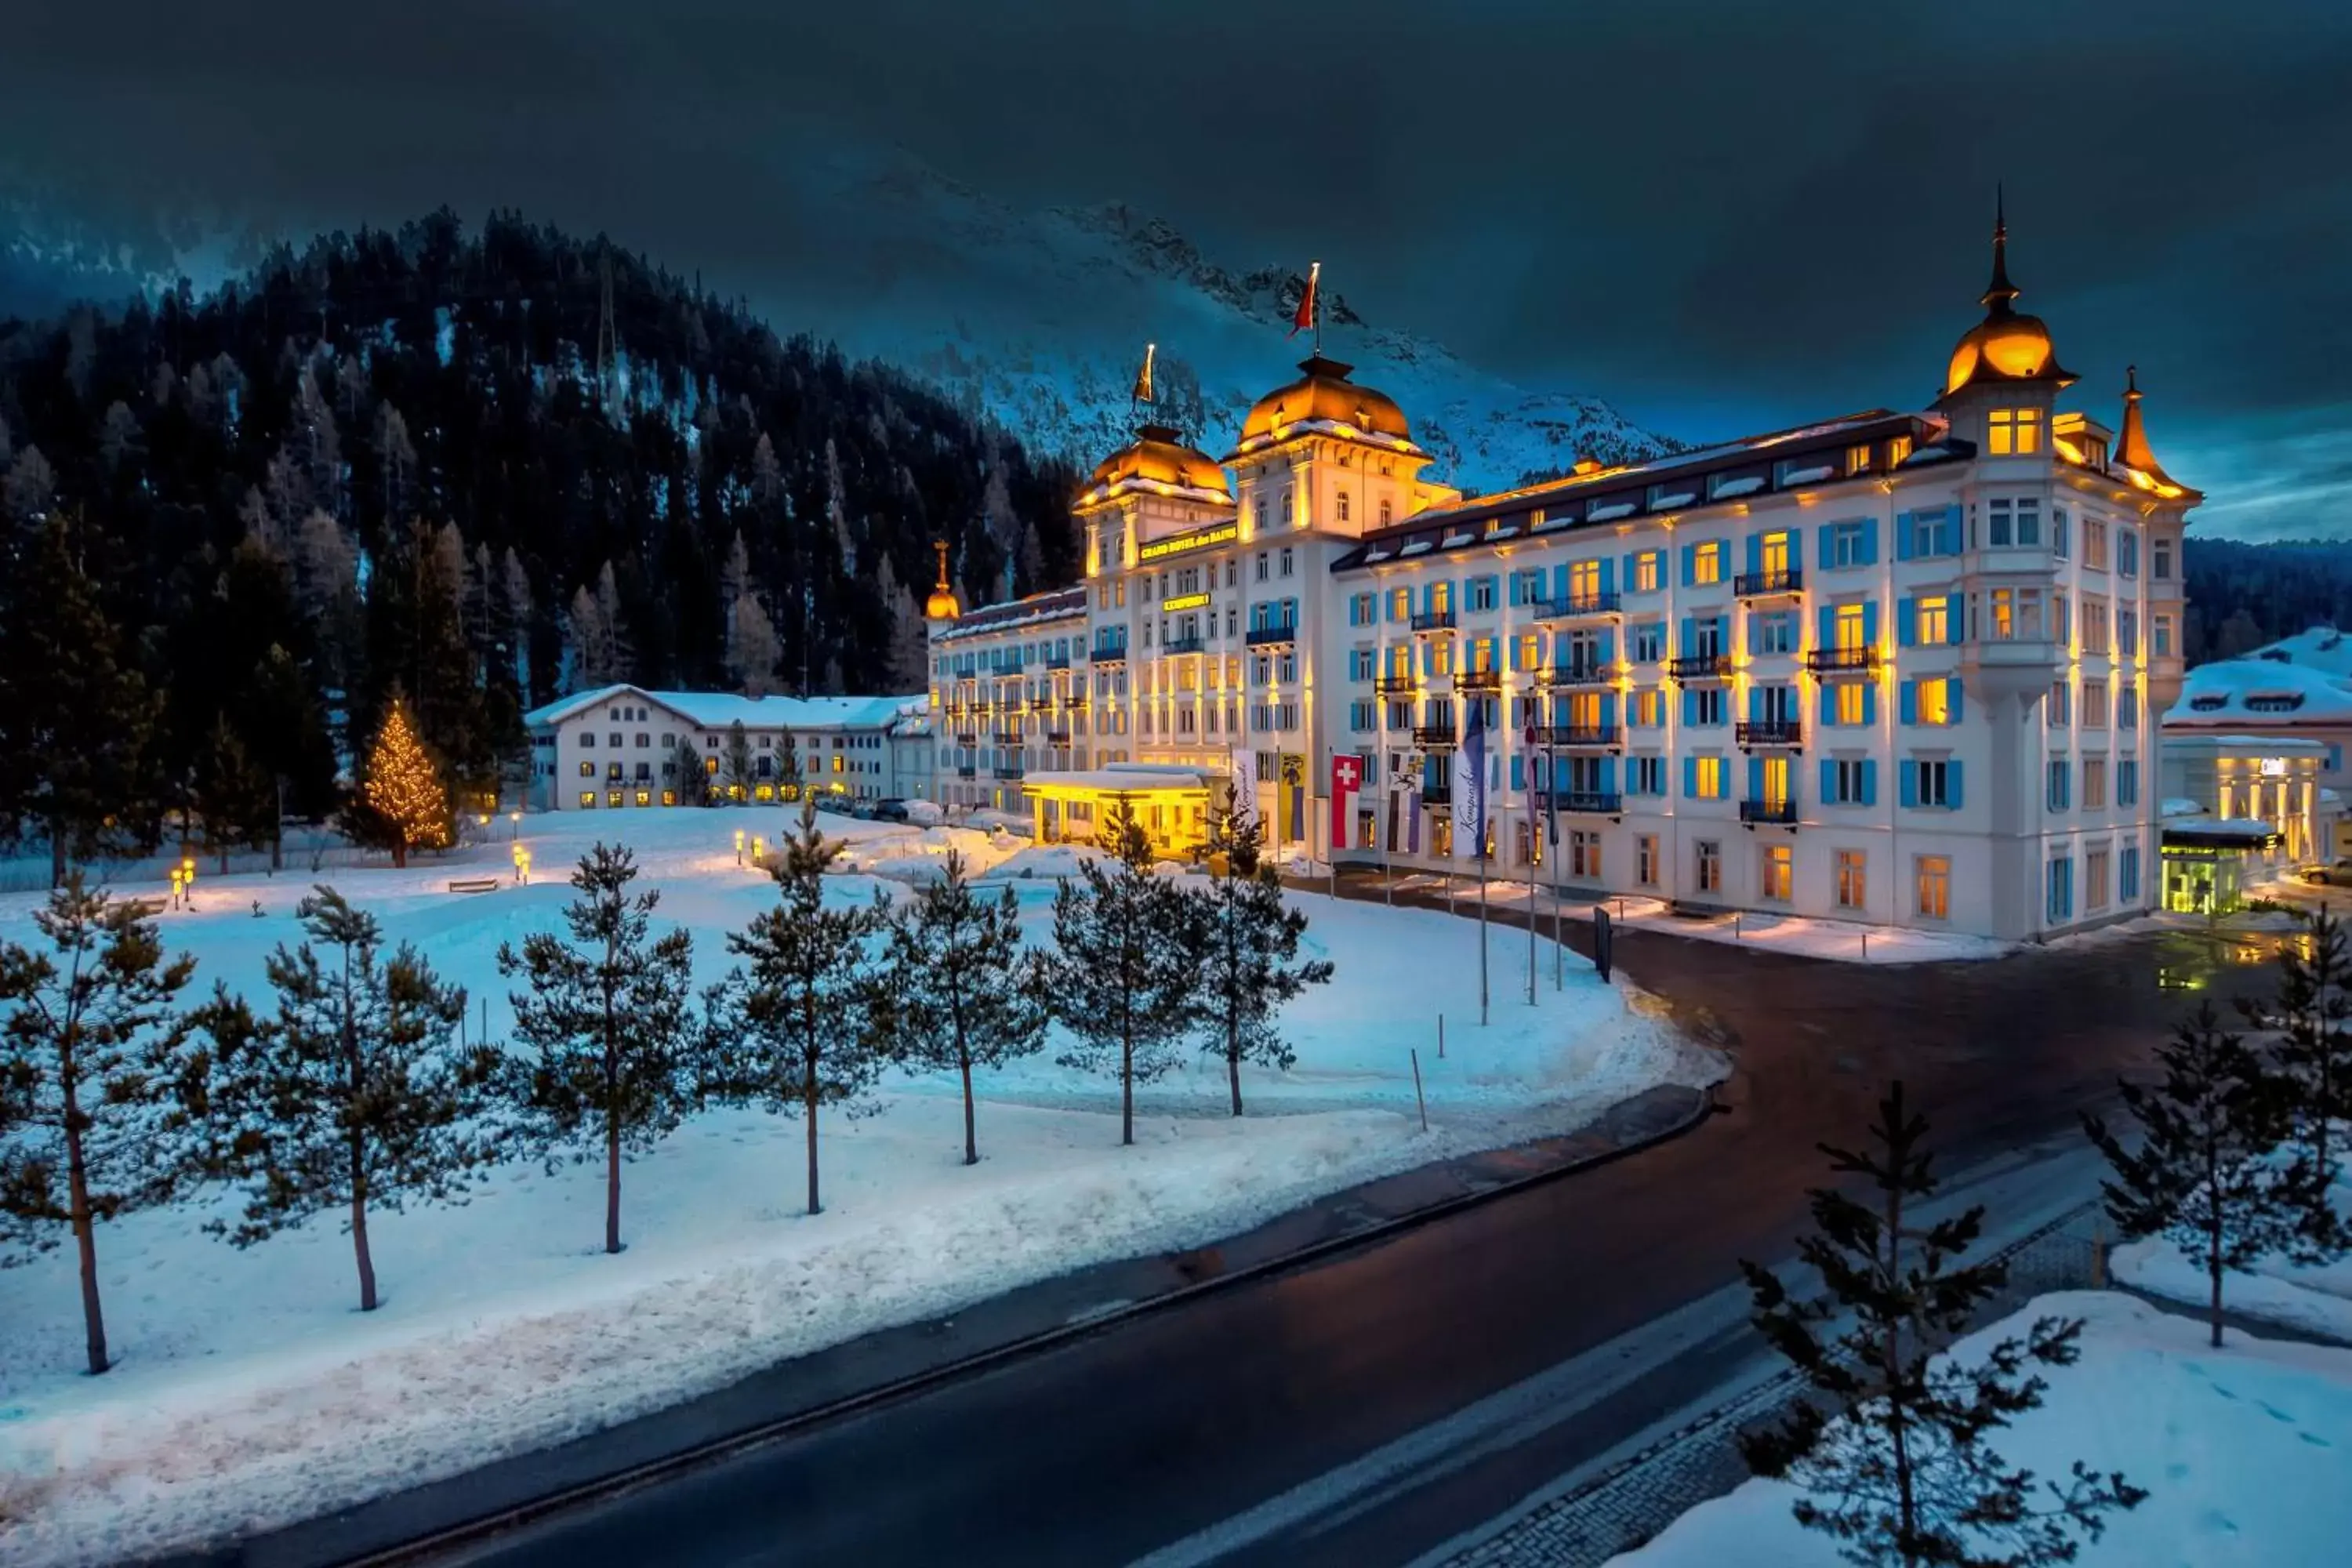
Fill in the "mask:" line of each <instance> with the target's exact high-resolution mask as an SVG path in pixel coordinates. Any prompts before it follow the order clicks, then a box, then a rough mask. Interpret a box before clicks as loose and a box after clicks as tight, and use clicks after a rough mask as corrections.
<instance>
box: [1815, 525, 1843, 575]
mask: <svg viewBox="0 0 2352 1568" xmlns="http://www.w3.org/2000/svg"><path fill="white" fill-rule="evenodd" d="M1836 536H1837V524H1835V523H1833V522H1825V523H1822V525H1821V526H1820V527H1818V528H1816V529H1814V530H1813V564H1814V565H1815V566H1817V567H1819V568H1821V569H1822V571H1824V572H1826V571H1828V570H1829V569H1830V560H1831V558H1832V555H1834V554H1835V552H1836V548H1837V547H1836V545H1835V544H1834V543H1832V541H1833V540H1834V539H1835V538H1836Z"/></svg>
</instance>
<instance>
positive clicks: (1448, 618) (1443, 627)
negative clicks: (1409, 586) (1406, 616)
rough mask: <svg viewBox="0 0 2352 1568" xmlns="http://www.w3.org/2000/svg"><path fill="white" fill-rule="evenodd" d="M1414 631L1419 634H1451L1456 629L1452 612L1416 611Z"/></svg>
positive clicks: (1414, 613)
mask: <svg viewBox="0 0 2352 1568" xmlns="http://www.w3.org/2000/svg"><path fill="white" fill-rule="evenodd" d="M1412 629H1413V630H1414V631H1417V632H1450V631H1452V630H1453V629H1454V612H1453V611H1452V610H1415V611H1414V612H1413V614H1412Z"/></svg>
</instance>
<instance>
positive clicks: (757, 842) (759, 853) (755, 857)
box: [751, 834, 768, 866]
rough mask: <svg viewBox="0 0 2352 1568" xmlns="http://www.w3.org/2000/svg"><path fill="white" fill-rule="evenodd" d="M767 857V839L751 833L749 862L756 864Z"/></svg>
mask: <svg viewBox="0 0 2352 1568" xmlns="http://www.w3.org/2000/svg"><path fill="white" fill-rule="evenodd" d="M767 858H768V841H767V840H766V839H765V838H762V837H759V836H758V835H756V834H755V835H753V836H752V838H751V864H752V865H754V866H757V865H759V864H761V862H762V861H764V860H766V859H767Z"/></svg>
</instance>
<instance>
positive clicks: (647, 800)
mask: <svg viewBox="0 0 2352 1568" xmlns="http://www.w3.org/2000/svg"><path fill="white" fill-rule="evenodd" d="M653 803H654V792H653V791H651V790H649V789H641V790H639V791H638V792H637V804H638V805H653Z"/></svg>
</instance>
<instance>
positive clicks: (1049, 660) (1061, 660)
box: [1045, 653, 1070, 669]
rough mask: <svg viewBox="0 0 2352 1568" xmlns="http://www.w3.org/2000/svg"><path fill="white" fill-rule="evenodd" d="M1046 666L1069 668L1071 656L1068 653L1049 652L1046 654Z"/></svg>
mask: <svg viewBox="0 0 2352 1568" xmlns="http://www.w3.org/2000/svg"><path fill="white" fill-rule="evenodd" d="M1045 668H1047V669H1067V668H1070V656H1069V655H1068V654H1066V653H1049V654H1047V655H1046V656H1045Z"/></svg>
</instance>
